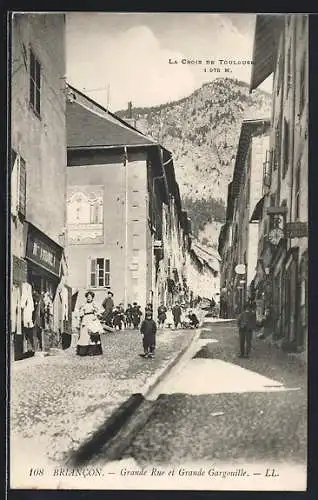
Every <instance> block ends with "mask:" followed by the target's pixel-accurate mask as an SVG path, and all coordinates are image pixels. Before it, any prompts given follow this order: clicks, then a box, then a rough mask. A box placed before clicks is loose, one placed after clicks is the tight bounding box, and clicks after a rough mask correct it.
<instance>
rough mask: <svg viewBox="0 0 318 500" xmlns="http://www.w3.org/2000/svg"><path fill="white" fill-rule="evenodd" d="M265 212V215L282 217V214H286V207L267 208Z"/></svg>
mask: <svg viewBox="0 0 318 500" xmlns="http://www.w3.org/2000/svg"><path fill="white" fill-rule="evenodd" d="M266 211H267V215H283V214H287V212H288V208H287V207H268V208H267V210H266Z"/></svg>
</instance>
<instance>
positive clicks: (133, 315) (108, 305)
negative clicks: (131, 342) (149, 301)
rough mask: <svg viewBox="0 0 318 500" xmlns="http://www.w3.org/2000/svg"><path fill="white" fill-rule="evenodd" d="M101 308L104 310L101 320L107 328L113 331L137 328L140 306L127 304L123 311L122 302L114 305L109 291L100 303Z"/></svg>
mask: <svg viewBox="0 0 318 500" xmlns="http://www.w3.org/2000/svg"><path fill="white" fill-rule="evenodd" d="M102 307H103V308H104V312H103V313H102V317H101V319H102V322H103V323H104V324H105V325H106V326H107V327H108V328H113V329H115V330H122V329H124V328H135V329H137V328H139V325H140V320H141V316H142V311H141V306H140V305H138V304H137V302H134V303H133V304H128V306H127V309H126V310H125V308H124V304H123V303H122V302H121V303H120V304H119V305H118V306H115V305H114V300H113V293H112V292H110V291H109V292H108V294H107V297H106V298H105V300H104V301H103V303H102Z"/></svg>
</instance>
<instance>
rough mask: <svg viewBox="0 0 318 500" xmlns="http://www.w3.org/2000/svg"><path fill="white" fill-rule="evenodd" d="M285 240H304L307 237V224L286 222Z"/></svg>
mask: <svg viewBox="0 0 318 500" xmlns="http://www.w3.org/2000/svg"><path fill="white" fill-rule="evenodd" d="M285 233H286V236H287V238H305V237H307V236H308V224H307V222H287V223H286V226H285Z"/></svg>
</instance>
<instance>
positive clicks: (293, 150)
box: [289, 21, 298, 222]
mask: <svg viewBox="0 0 318 500" xmlns="http://www.w3.org/2000/svg"><path fill="white" fill-rule="evenodd" d="M296 22H297V21H296ZM295 28H296V27H295V25H294V26H293V33H292V51H291V53H292V61H293V68H292V70H293V76H294V77H295V79H296V67H297V64H296V43H295V42H296V36H295ZM295 83H296V82H293V86H292V87H293V108H292V109H293V114H292V120H293V123H292V125H293V126H292V131H293V140H292V162H291V173H290V175H291V186H290V211H289V222H291V221H292V220H293V214H292V211H293V195H294V170H295V165H294V164H295V126H297V125H296V123H295V122H297V120H295V113H296V85H295ZM297 129H298V127H297Z"/></svg>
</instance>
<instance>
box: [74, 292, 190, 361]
mask: <svg viewBox="0 0 318 500" xmlns="http://www.w3.org/2000/svg"><path fill="white" fill-rule="evenodd" d="M85 298H86V302H85V303H84V304H83V305H82V306H81V307H80V309H79V319H80V323H79V338H78V342H77V348H76V353H77V355H79V356H96V355H100V354H102V353H103V349H102V342H101V335H102V334H103V333H105V330H109V329H111V330H112V331H113V330H122V329H123V328H133V329H140V333H141V334H142V335H143V349H144V353H143V355H142V356H143V357H147V358H152V357H154V354H155V346H156V332H157V324H156V322H155V321H154V319H153V306H152V304H151V303H148V304H147V305H146V307H145V314H144V319H143V321H142V322H141V318H142V316H143V313H142V310H141V307H140V305H138V303H137V302H134V303H133V304H128V306H127V309H126V310H125V309H124V305H123V304H122V303H120V304H119V305H118V306H116V307H115V306H114V300H113V293H112V292H111V291H109V292H108V294H107V297H106V298H105V300H104V301H103V303H102V308H103V310H102V311H100V308H99V307H98V306H97V304H96V303H95V301H94V298H95V293H94V292H93V291H90V290H89V291H87V292H86V293H85ZM169 314H170V315H171V318H169V317H168V316H169ZM165 325H167V326H168V327H172V326H174V328H178V326H180V327H181V328H197V327H198V325H199V320H198V318H197V316H196V314H195V313H194V312H193V311H192V310H188V311H187V312H185V311H184V310H183V308H182V307H181V306H180V304H178V303H176V304H175V305H174V306H173V307H172V308H171V309H169V310H168V309H167V308H166V307H165V305H164V304H161V305H160V306H159V308H158V326H159V327H163V326H165Z"/></svg>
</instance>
